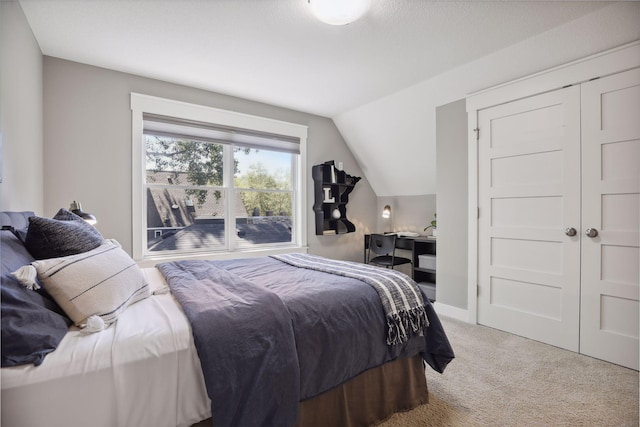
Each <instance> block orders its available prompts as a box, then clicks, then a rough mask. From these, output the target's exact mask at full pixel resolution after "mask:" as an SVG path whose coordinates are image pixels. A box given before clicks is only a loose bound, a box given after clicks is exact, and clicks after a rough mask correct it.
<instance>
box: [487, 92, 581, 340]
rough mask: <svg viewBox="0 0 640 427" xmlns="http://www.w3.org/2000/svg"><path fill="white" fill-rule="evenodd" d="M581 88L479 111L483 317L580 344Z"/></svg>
mask: <svg viewBox="0 0 640 427" xmlns="http://www.w3.org/2000/svg"><path fill="white" fill-rule="evenodd" d="M579 108H580V90H579V88H578V87H570V88H565V89H561V90H557V91H554V92H550V93H545V94H541V95H537V96H533V97H530V98H525V99H522V100H518V101H514V102H510V103H508V104H503V105H499V106H496V107H492V108H488V109H485V110H481V111H479V113H478V128H479V129H480V136H479V140H478V144H479V147H478V155H479V157H478V160H479V169H478V172H479V176H478V184H479V192H478V196H479V197H478V202H479V207H480V217H479V220H478V221H479V223H478V225H479V229H478V231H479V234H478V245H479V248H478V288H479V295H478V322H479V323H481V324H484V325H487V326H491V327H494V328H498V329H502V330H504V331H508V332H511V333H515V334H518V335H521V336H525V337H528V338H532V339H535V340H539V341H543V342H547V343H550V344H553V345H556V346H559V347H563V348H567V349H570V350H573V351H578V344H579V343H578V337H579V334H578V329H579V309H580V307H579V302H580V298H579V292H580V274H579V273H580V243H579V242H580V236H568V235H566V234H565V232H564V229H565V228H566V227H574V228H576V229H579V228H580V114H579Z"/></svg>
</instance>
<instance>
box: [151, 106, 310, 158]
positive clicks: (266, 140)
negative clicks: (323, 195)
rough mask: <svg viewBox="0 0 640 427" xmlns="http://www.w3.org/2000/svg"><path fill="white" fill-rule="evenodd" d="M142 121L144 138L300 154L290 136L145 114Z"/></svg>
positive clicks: (296, 139) (294, 140)
mask: <svg viewBox="0 0 640 427" xmlns="http://www.w3.org/2000/svg"><path fill="white" fill-rule="evenodd" d="M142 119H143V133H144V134H145V135H152V136H159V137H170V138H182V139H195V140H198V141H204V142H213V143H217V144H232V145H235V146H238V147H245V148H258V149H259V148H264V149H269V150H273V151H281V152H285V153H293V154H300V140H299V139H298V138H295V137H291V136H285V135H276V134H270V133H265V132H255V131H251V130H247V129H240V128H233V127H229V126H221V125H215V124H213V123H202V122H196V121H191V120H184V119H177V118H174V117H166V116H159V115H155V114H147V113H144V114H143V116H142Z"/></svg>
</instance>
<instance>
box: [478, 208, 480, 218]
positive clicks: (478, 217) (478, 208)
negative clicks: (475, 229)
mask: <svg viewBox="0 0 640 427" xmlns="http://www.w3.org/2000/svg"><path fill="white" fill-rule="evenodd" d="M477 217H478V219H480V208H478V214H477Z"/></svg>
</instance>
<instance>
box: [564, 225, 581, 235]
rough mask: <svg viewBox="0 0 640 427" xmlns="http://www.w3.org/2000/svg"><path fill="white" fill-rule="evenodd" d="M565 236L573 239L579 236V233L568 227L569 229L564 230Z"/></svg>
mask: <svg viewBox="0 0 640 427" xmlns="http://www.w3.org/2000/svg"><path fill="white" fill-rule="evenodd" d="M564 234H566V235H567V236H569V237H573V236H575V235H576V234H578V232H577V231H576V229H575V228H573V227H567V228H565V229H564Z"/></svg>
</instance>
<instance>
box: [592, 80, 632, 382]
mask: <svg viewBox="0 0 640 427" xmlns="http://www.w3.org/2000/svg"><path fill="white" fill-rule="evenodd" d="M582 160H583V165H582V189H583V214H582V227H583V234H582V256H583V258H582V259H583V261H582V310H581V325H580V326H581V331H580V352H581V353H584V354H588V355H590V356H593V357H597V358H600V359H604V360H607V361H610V362H613V363H617V364H620V365H623V366H627V367H629V368H632V369H638V346H639V342H638V332H639V330H638V329H639V326H638V325H639V324H640V318H639V315H638V313H639V309H640V306H639V304H638V297H639V292H640V289H639V283H638V282H639V279H640V277H639V273H638V272H639V265H638V264H639V263H638V260H639V258H640V252H639V250H638V243H639V232H640V227H639V223H640V70H638V69H636V70H632V71H627V72H624V73H621V74H617V75H614V76H610V77H606V78H601V79H599V80H594V81H592V82H589V83H585V84H583V85H582ZM588 228H592V229H595V230H596V231H597V233H598V234H597V236H596V237H587V236H586V235H585V231H586V229H588Z"/></svg>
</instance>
